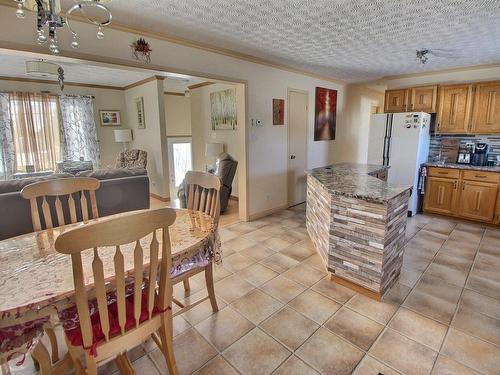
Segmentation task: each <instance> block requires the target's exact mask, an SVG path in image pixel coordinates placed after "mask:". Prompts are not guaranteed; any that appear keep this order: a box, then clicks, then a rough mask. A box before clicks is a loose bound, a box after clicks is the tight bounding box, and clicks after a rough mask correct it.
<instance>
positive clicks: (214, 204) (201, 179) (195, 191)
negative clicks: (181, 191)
mask: <svg viewBox="0 0 500 375" xmlns="http://www.w3.org/2000/svg"><path fill="white" fill-rule="evenodd" d="M185 183H186V186H187V189H186V191H187V192H188V196H187V208H188V209H190V210H195V211H201V212H204V213H206V214H208V215H210V216H211V217H213V218H214V220H215V224H216V225H217V224H218V222H219V215H220V188H221V180H220V178H219V177H217V176H215V175H213V174H209V173H203V172H194V171H189V172H187V173H186V178H185Z"/></svg>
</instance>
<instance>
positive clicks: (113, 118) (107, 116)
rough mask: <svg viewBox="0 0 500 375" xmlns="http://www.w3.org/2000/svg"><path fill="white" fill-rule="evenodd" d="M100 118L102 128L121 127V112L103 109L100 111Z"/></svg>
mask: <svg viewBox="0 0 500 375" xmlns="http://www.w3.org/2000/svg"><path fill="white" fill-rule="evenodd" d="M99 118H100V119H101V126H120V125H121V118H120V111H112V110H107V109H102V110H100V111H99Z"/></svg>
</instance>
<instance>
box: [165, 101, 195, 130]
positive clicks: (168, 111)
mask: <svg viewBox="0 0 500 375" xmlns="http://www.w3.org/2000/svg"><path fill="white" fill-rule="evenodd" d="M164 99H165V122H166V126H167V137H173V136H177V137H178V136H190V135H191V98H189V97H186V96H179V95H169V94H165V96H164Z"/></svg>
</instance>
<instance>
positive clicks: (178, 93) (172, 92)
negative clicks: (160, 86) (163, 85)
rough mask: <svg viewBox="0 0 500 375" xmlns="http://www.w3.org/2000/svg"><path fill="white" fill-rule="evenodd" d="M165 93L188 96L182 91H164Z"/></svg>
mask: <svg viewBox="0 0 500 375" xmlns="http://www.w3.org/2000/svg"><path fill="white" fill-rule="evenodd" d="M163 94H165V95H172V96H186V95H184V93H182V92H174V91H164V92H163Z"/></svg>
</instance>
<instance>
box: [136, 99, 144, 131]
mask: <svg viewBox="0 0 500 375" xmlns="http://www.w3.org/2000/svg"><path fill="white" fill-rule="evenodd" d="M135 107H136V111H137V129H145V128H146V119H145V118H144V98H143V97H142V96H141V97H140V98H136V99H135Z"/></svg>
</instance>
